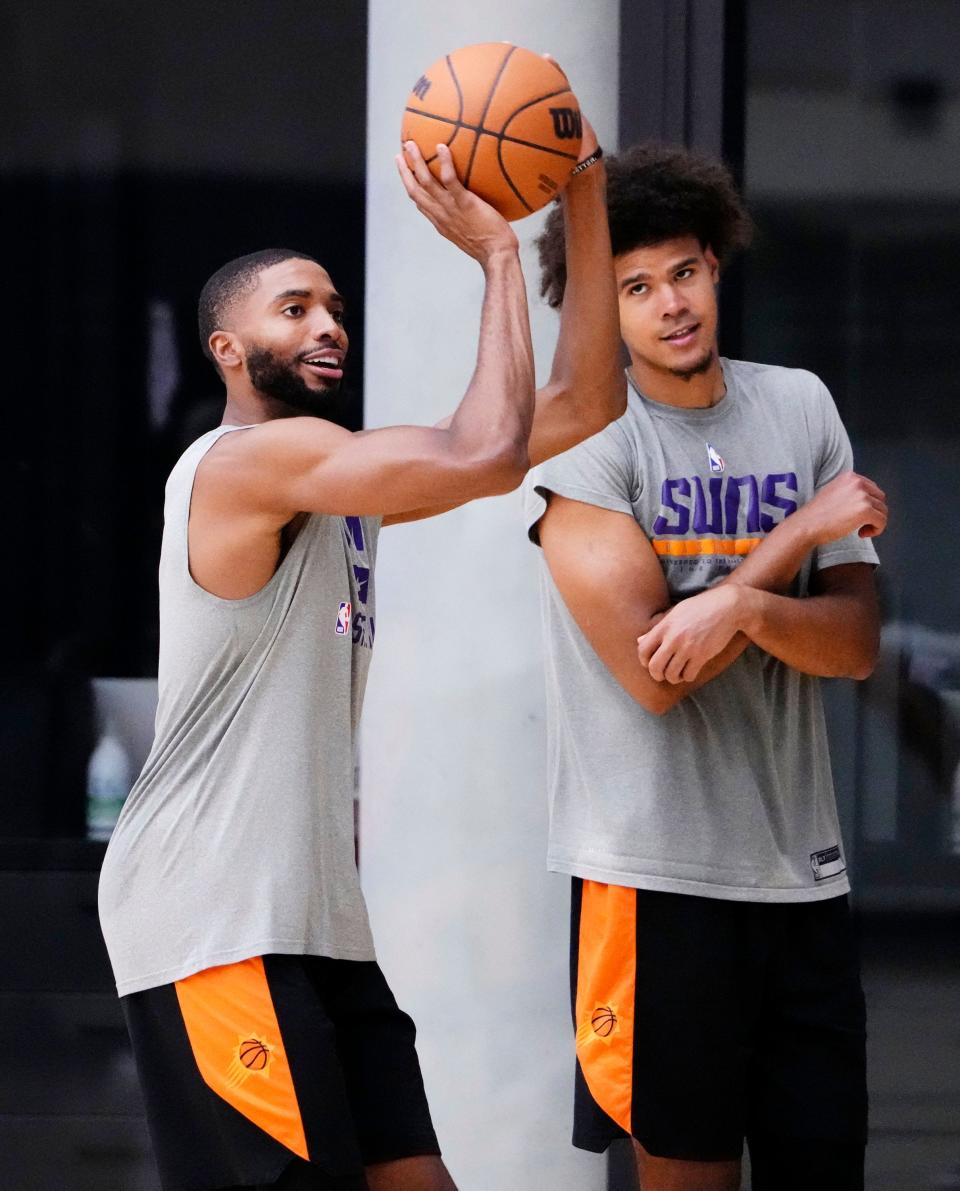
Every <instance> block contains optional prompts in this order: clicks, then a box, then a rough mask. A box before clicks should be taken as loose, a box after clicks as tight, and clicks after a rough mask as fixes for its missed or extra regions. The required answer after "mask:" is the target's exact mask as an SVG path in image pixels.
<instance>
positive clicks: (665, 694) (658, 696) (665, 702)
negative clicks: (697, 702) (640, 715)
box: [633, 687, 679, 718]
mask: <svg viewBox="0 0 960 1191" xmlns="http://www.w3.org/2000/svg"><path fill="white" fill-rule="evenodd" d="M633 697H634V699H635V700H636V701H637V703H639V704H640V706H641V707H642V708H643V710H644V711H647V712H649V713H650V715H655V716H657V717H658V718H659V717H660V716H664V715H666V714H667V712H668V711H670V710H672V709H673V708H674V707H676V705H677V703H678V701H679V700H678V698H677V696H676V695H674V694H672V693H671V692H670V691H668V690H665V689H661V688H659V687H658V688H656V689H655V690H644V691H639V692H636V693H634V696H633Z"/></svg>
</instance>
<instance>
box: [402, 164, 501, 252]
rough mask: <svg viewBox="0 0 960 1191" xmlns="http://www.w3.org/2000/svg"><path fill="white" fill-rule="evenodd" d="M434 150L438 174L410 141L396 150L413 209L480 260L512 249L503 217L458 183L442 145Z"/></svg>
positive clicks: (455, 173)
mask: <svg viewBox="0 0 960 1191" xmlns="http://www.w3.org/2000/svg"><path fill="white" fill-rule="evenodd" d="M436 152H437V163H438V166H439V173H440V177H439V178H436V177H435V176H434V175H433V174H432V173H431V172H430V170H429V169H428V168H427V165H426V162H425V161H424V160H423V154H422V153H421V152H420V149H419V148H418V147H417V145H416V144H415V143H414V142H413V141H408V142H407V143H406V144H405V145H404V147H403V152H402V153H398V154H397V157H396V162H397V170H398V171H399V173H400V180H401V181H402V182H403V186H404V189H405V190H406V192H407V194H408V195H409V196H410V198H411V199H413V201H414V202H415V203H416V205H417V209H418V210H419V211H421V212H422V213H423V214H424V215H425V216H426V217H427V219H429V220H430V222H431V223H432V224H433V226H434V227H435V228H436V229H437V231H438V232H439V233H440V235H441V236H444V237H445V238H446V239H448V240H449V241H450V242H451V243H452V244H456V246H457V247H458V248H459V249H460V250H461V251H462V252H465V253H466V254H467V255H468V256H472V257H473V258H474V260H477V261H479V262H480V263H481V264H485V263H486V262H487V261H489V260H490V258H491V257H492V256H495V255H496V254H497V253H498V252H516V251H517V248H518V244H517V237H516V236H515V235H514V234H513V231H512V229H511V228H510V225H509V224H508V223H507V221H506V220H505V219H504V218H503V216H502V215H500V214H499V213H498V212H497V211H495V210H494V209H493V207H491V206H490V204H489V203H485V202H484V201H483V199H481V198H478V197H477V196H476V195H475V194H471V193H470V191H469V190H466V189H464V187H463V186H461V184H460V182H459V181H458V179H457V171H456V170H455V169H454V166H453V159H452V157H451V155H450V150H449V149H448V148H447V146H446V145H437V150H436Z"/></svg>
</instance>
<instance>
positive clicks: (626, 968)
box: [576, 881, 637, 1133]
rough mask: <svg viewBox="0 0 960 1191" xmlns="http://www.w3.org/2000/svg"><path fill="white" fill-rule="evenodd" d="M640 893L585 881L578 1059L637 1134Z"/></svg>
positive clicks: (615, 1113)
mask: <svg viewBox="0 0 960 1191" xmlns="http://www.w3.org/2000/svg"><path fill="white" fill-rule="evenodd" d="M636 920H637V898H636V890H635V889H627V888H624V887H623V886H621V885H601V884H599V883H598V882H597V881H584V882H583V884H582V900H581V904H580V944H579V953H578V962H577V1007H576V1015H577V1058H578V1059H579V1060H580V1068H581V1070H582V1071H583V1076H584V1079H585V1080H586V1081H587V1087H588V1088H589V1089H590V1094H591V1095H592V1096H593V1098H594V1100H596V1102H597V1104H599V1105H600V1107H601V1108H602V1109H603V1111H604V1112H605V1113H606V1114H607V1116H609V1117H612V1118H613V1120H615V1121H616V1122H617V1124H618V1125H619V1126H620V1128H621V1129H624V1130H626V1132H627V1133H632V1132H633V1129H632V1127H631V1120H630V1109H631V1103H632V1099H633V1005H634V989H635V986H636V972H637V955H636Z"/></svg>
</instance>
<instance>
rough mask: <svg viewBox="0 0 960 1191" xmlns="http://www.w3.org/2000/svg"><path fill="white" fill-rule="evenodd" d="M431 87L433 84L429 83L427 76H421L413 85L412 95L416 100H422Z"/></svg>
mask: <svg viewBox="0 0 960 1191" xmlns="http://www.w3.org/2000/svg"><path fill="white" fill-rule="evenodd" d="M432 86H433V84H432V83H431V82H430V80H429V79H428V78H427V76H426V75H425V74H422V75H421V76H420V77H419V78H418V79H417V81H416V82H415V83H414V84H413V93H414V95H416V97H417V99H419V100H424V99H426V97H427V92H428V91H429V90H430V88H431V87H432Z"/></svg>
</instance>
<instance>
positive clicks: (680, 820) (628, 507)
mask: <svg viewBox="0 0 960 1191" xmlns="http://www.w3.org/2000/svg"><path fill="white" fill-rule="evenodd" d="M722 365H723V372H724V378H725V381H726V389H727V392H726V396H725V397H724V398H723V399H722V400H721V401H720V402H719V403H718V404H717V405H715V406H713V407H711V408H709V409H679V408H677V407H675V406H668V405H664V404H662V403H659V402H655V401H651V400H650V399H648V398H646V397H644V396H642V395H641V394H639V393H638V392H636V391H631V392H630V395H629V401H628V406H627V411H626V413H625V414H624V415H623V417H621V418H620V419H619V420H618V421H616V422H613V423H611V425H609V426H608V427H607V428H606V429H605V430H603V431H602V432H601V433H600V434H597V435H595V436H594V437H593V438H590V439H588V440H587V441H586V442H583V443H581V444H579V445H578V446H576V447H574V448H573V449H572V450H570V451H567V452H566V453H564V454H563V455H559V456H557V457H556V458H554V459H552V460H550V461H548V462H547V463H545V464H543V465H542V466H541V467H539V468H537V469H536V470H535V471H534V472H533V473H531V475H530V476H529V477H528V479H527V481H526V483H525V486H524V511H525V521H526V524H527V526H528V529H529V531H530V536H531V538H532V540H533V541H534V542H536V541H537V532H536V525H537V522H538V521H539V519H540V518H541V517H542V515H543V513H544V510H545V509H546V498H545V494H547V493H550V492H554V493H557V494H559V495H561V496H565V497H569V498H570V499H573V500H578V501H583V502H585V503H587V504H591V505H598V506H599V507H600V508H604V509H611V510H614V511H616V512H622V513H627V514H630V515H631V516H633V517H634V518H635V519H636V521H637V523H638V524H639V525H640V526H641V527H642V528H643V530H644V531H645V533H646V534H647V536H648V537H649V539H650V541H651V542H652V544H653V547H654V549H655V550H656V552H657V554H658V556H659V558H660V561H661V565H662V566H663V570H664V575H665V576H666V580H667V586H668V588H669V591H670V596H671V598H672V599H673V600H674V601H676V600H678V599H682V598H683V597H684V596H689V595H694V594H695V593H697V592H699V591H703V590H704V589H705V588H707V587H710V586H711V585H713V584H714V583H716V582H718V581H719V580H720V579H722V578H723V577H724V576H725V575H727V574H728V573H729V572H730V571H731V570H732V569H733V568H734V567H736V566H737V565H738V563H739V562H740V561H741V560H742V558H743V557H744V556H745V554H746V553H747V552H749V550H750V549H751V546H752V544H754V543H756V542H759V541H760V540H762V538H763V536H764V534H765V533H768V532H769V531H770V530H771V529H772V528H773V527H774V526H775V525H776V524H777V523H778V522H780V521H781V520H782V519H783V518H784V517H786V516H788V515H789V514H790V513H791V512H793V511H794V510H795V509H796V508H797V506H798V505H800V504H803V503H804V502H805V501H808V500H809V499H810V498H811V497H812V496H813V494H814V492H815V491H816V490H817V489H818V488H820V487H822V486H823V485H824V484H826V483H827V482H828V481H829V480H831V479H832V478H833V477H834V476H836V475H838V474H839V473H840V472H843V471H847V470H849V469H850V468H851V467H852V455H851V451H850V444H849V440H848V439H847V435H846V432H845V431H844V429H843V425H842V424H841V422H840V418H839V416H838V414H837V411H836V408H835V406H834V404H833V401H832V399H831V397H830V394H829V393H828V392H827V390H826V388H825V387H824V385H823V384H822V383H821V382H820V381H819V380H818V379H817V377H815V376H813V375H812V374H811V373H809V372H803V371H800V370H797V369H791V368H776V367H769V366H766V365H763V364H749V363H744V362H741V361H736V360H723V361H722ZM876 561H877V556H876V552H875V551H874V548H873V546H872V545H871V543H870V542H869V541H867V540H864V539H862V538H860V537H858V536H857V535H856V534H852V535H850V536H849V537H847V538H844V539H842V540H840V541H837V542H832V543H830V544H829V545H827V546H823V547H821V548H819V549H817V550H816V551H815V554H814V557H813V559H812V560H811V561H808V563H807V564H806V565H805V566H804V568H803V571H802V572H801V574H800V575H799V576H798V578H797V580H796V582H795V584H794V588H793V593H792V594H794V595H797V596H803V595H805V594H806V593H807V591H808V585H809V579H810V571H811V566H813V567H816V568H821V569H822V568H825V567H830V566H836V565H838V564H840V563H849V562H866V563H875V562H876ZM540 569H541V591H542V608H543V621H544V630H545V638H546V643H545V648H546V669H547V715H548V750H549V756H548V773H549V775H550V776H549V800H550V843H549V853H548V863H549V867H550V868H551V869H553V870H554V871H556V872H562V873H572V874H575V875H577V876H580V877H585V878H590V879H593V880H596V881H603V882H606V883H608V884H619V885H629V886H636V887H637V888H640V889H660V890H666V891H673V892H678V893H690V894H697V895H701V896H706V897H718V898H727V899H731V900H742V901H758V902H759V901H767V902H786V901H813V900H817V899H820V898H827V897H833V896H836V895H837V894H841V893H845V892H846V891H847V890H848V889H849V885H848V882H847V877H846V871H845V870H846V864H845V860H844V856H843V848H842V843H841V840H840V829H839V825H838V822H837V813H836V805H835V802H834V795H833V783H832V778H831V774H830V760H829V755H828V751H827V737H826V730H825V724H824V718H823V709H822V706H821V701H820V692H819V688H818V682H817V679H816V678H812V677H810V676H809V675H805V674H801V673H800V672H799V671H797V670H793V669H791V668H790V667H789V666H786V665H784V664H783V663H782V662H780V661H778V660H777V659H776V658H773V657H771V656H770V655H768V654H766V653H764V652H763V651H762V650H760V649H758V648H757V647H756V646H752V645H751V646H749V647H748V648H747V650H746V651H745V652H744V653H743V654H742V655H741V657H740V658H738V659H737V661H735V662H734V663H733V664H732V665H731V666H730V667H729V668H728V669H727V670H726V671H724V672H723V673H722V674H721V675H719V676H718V677H717V678H715V679H713V681H712V682H708V683H706V684H705V685H704V686H703V687H701V688H700V689H699V690H697V691H695V692H694V693H693V694H692V695H689V696H687V698H686V699H684V700H682V701H681V702H680V703H679V704H678V705H677V706H676V707H674V708H672V709H671V710H670V711H668V712H667V713H666V714H665V715H663V716H660V717H658V716H654V715H652V714H650V713H649V712H647V711H645V710H644V708H643V707H641V706H640V704H639V703H637V702H636V701H635V700H634V699H632V698H631V697H630V695H628V694H627V693H626V691H625V690H624V689H623V687H621V686H620V684H619V683H618V682H617V680H616V679H615V678H614V677H613V676H612V675H611V674H610V672H609V671H608V670H607V668H606V666H605V665H604V664H603V662H601V661H600V659H599V658H598V657H597V655H596V653H595V652H594V650H593V648H592V647H591V645H590V643H589V642H588V641H587V639H586V637H585V636H584V635H583V633H582V632H581V631H580V629H579V628H578V626H577V624H576V623H575V622H574V620H573V617H572V616H571V615H570V613H569V611H568V610H567V608H566V605H565V604H564V602H563V600H562V598H561V597H560V594H559V592H558V591H557V588H556V586H555V585H554V583H553V580H552V579H551V576H550V573H549V570H548V568H547V566H546V563H545V562H544V561H543V559H542V556H541V568H540Z"/></svg>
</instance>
